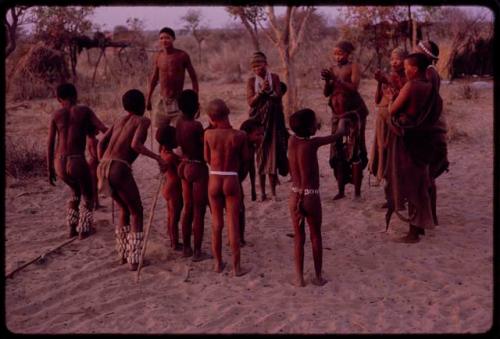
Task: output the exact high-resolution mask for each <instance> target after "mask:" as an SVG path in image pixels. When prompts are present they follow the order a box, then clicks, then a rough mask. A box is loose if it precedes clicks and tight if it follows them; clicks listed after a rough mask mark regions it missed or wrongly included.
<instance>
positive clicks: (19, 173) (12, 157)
mask: <svg viewBox="0 0 500 339" xmlns="http://www.w3.org/2000/svg"><path fill="white" fill-rule="evenodd" d="M5 151H6V152H5V153H6V154H5V158H6V159H5V174H6V175H8V176H11V177H13V178H16V179H26V178H32V177H43V176H45V175H47V170H46V166H47V162H46V159H45V153H44V151H43V149H42V147H41V145H40V142H39V141H35V140H32V139H29V140H27V139H25V138H9V139H6V143H5Z"/></svg>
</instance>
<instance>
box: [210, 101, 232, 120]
mask: <svg viewBox="0 0 500 339" xmlns="http://www.w3.org/2000/svg"><path fill="white" fill-rule="evenodd" d="M207 114H208V116H209V117H210V119H212V120H213V121H221V120H222V119H224V118H225V117H227V116H228V115H229V107H227V105H226V103H225V102H224V100H222V99H214V100H212V101H210V102H209V103H208V105H207Z"/></svg>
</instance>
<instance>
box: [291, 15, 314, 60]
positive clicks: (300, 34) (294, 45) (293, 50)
mask: <svg viewBox="0 0 500 339" xmlns="http://www.w3.org/2000/svg"><path fill="white" fill-rule="evenodd" d="M314 10H315V9H314V7H312V6H308V7H307V9H306V10H305V11H306V12H305V15H304V17H303V18H302V21H301V22H300V25H299V31H298V33H296V34H295V36H296V39H295V40H294V41H292V48H291V50H290V56H294V55H295V54H296V53H297V51H298V48H299V44H300V43H301V42H302V39H303V38H304V31H305V27H306V23H307V20H308V19H309V16H311V14H312V12H314Z"/></svg>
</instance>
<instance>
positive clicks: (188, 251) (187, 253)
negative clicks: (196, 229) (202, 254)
mask: <svg viewBox="0 0 500 339" xmlns="http://www.w3.org/2000/svg"><path fill="white" fill-rule="evenodd" d="M192 255H193V249H192V248H191V246H189V247H183V248H182V256H183V257H184V258H187V257H190V256H192Z"/></svg>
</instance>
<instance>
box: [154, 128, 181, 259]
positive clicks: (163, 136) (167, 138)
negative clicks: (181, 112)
mask: <svg viewBox="0 0 500 339" xmlns="http://www.w3.org/2000/svg"><path fill="white" fill-rule="evenodd" d="M155 138H156V141H158V144H159V145H160V156H161V158H162V159H163V160H165V163H166V166H165V167H166V171H165V172H164V176H165V181H164V182H163V186H162V189H161V193H162V195H163V198H165V201H166V202H167V233H168V237H169V238H170V247H171V248H172V249H173V250H175V251H181V250H182V245H181V243H179V227H178V224H179V219H180V217H181V211H182V183H181V178H180V177H179V174H178V173H177V168H178V166H179V164H180V162H181V158H180V157H179V156H178V155H177V154H175V153H174V152H173V151H172V150H173V149H174V148H176V147H177V141H176V139H175V128H174V127H172V126H170V125H164V126H161V127H160V128H158V130H157V131H156V136H155Z"/></svg>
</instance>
